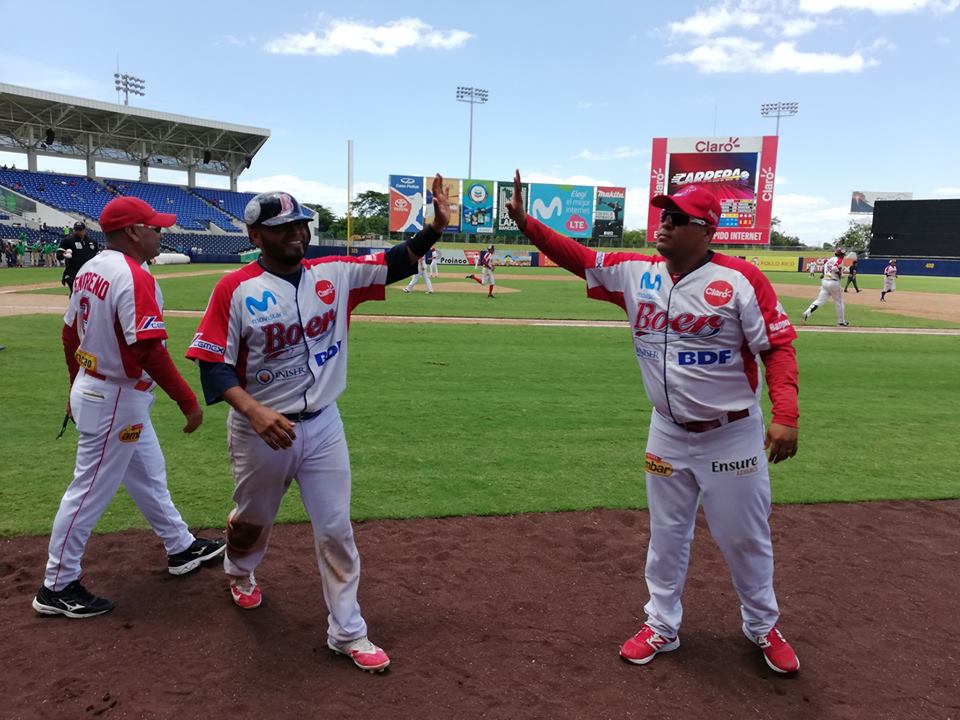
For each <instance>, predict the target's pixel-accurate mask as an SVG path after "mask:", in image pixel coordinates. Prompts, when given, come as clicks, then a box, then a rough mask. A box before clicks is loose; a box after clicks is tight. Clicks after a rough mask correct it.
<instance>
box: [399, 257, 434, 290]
mask: <svg viewBox="0 0 960 720" xmlns="http://www.w3.org/2000/svg"><path fill="white" fill-rule="evenodd" d="M420 278H423V281H424V282H425V283H426V284H427V295H432V294H433V283H432V282H430V274H429V273H428V272H427V261H426V260H425V259H424V258H420V259H418V260H417V272H416V273H415V274H414V276H413V277H412V278H410V282H408V283H407V286H406V287H405V288H404V289H403V291H404V292H405V293H408V292H410V291H411V290H413V286H414V285H416V284H417V281H418V280H419V279H420Z"/></svg>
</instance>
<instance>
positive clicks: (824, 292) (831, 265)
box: [801, 248, 850, 327]
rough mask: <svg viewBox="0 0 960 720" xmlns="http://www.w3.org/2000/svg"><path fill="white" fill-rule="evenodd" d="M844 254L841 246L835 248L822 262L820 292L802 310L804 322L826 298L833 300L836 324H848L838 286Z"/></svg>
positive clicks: (841, 293) (841, 292)
mask: <svg viewBox="0 0 960 720" xmlns="http://www.w3.org/2000/svg"><path fill="white" fill-rule="evenodd" d="M844 254H845V253H844V252H843V248H837V249H836V251H835V252H834V254H833V257H832V258H830V259H829V260H827V262H825V263H824V265H823V279H822V280H821V281H820V292H819V293H818V294H817V299H816V300H814V301H813V302H812V303H810V306H809V307H808V308H807V309H806V310H804V311H803V315H801V317H802V318H803V321H804V322H806V321H807V320H809V319H810V316H811V315H813V313H814V312H816V310H817V308H818V307H820V306H821V305H823V304H824V303H825V302H827V300H833V303H834V305H836V308H837V325H839V326H841V327H846V326H847V325H849V324H850V323H848V322H847V318H846V316H845V315H844V309H843V291H842V290H841V288H840V277H841V276H842V275H843V256H844Z"/></svg>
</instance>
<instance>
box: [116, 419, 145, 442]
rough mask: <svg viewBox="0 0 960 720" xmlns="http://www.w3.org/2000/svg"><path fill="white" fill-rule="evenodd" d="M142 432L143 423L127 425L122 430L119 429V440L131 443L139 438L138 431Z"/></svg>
mask: <svg viewBox="0 0 960 720" xmlns="http://www.w3.org/2000/svg"><path fill="white" fill-rule="evenodd" d="M142 432H143V423H137V424H136V425H127V426H126V427H125V428H124V429H123V430H121V431H120V435H118V437H119V438H120V442H123V443H131V442H136V441H137V440H139V439H140V433H142Z"/></svg>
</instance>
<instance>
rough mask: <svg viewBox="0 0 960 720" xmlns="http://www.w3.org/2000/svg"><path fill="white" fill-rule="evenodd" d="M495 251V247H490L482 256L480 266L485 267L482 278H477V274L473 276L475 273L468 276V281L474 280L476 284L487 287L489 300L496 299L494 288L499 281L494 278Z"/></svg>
mask: <svg viewBox="0 0 960 720" xmlns="http://www.w3.org/2000/svg"><path fill="white" fill-rule="evenodd" d="M494 249H495V248H494V247H493V245H491V246H490V247H488V248H487V250H486V252H484V253H483V254H482V255H481V256H480V265H481V266H482V267H483V275H482V277H477V276H476V275H475V274H473V273H471V274H469V275H467V279H468V280H473V281H474V282H475V283H479V284H480V285H486V286H487V297H488V298H492V297H496V295H494V294H493V286H494V285H496V284H497V281H496V279H495V278H494V276H493V251H494Z"/></svg>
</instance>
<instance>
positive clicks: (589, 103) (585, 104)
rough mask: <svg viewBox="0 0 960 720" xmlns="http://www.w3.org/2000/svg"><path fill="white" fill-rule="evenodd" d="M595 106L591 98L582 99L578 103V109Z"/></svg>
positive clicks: (587, 108)
mask: <svg viewBox="0 0 960 720" xmlns="http://www.w3.org/2000/svg"><path fill="white" fill-rule="evenodd" d="M592 107H593V102H592V101H590V100H581V101H579V102H578V103H577V110H589V109H590V108H592Z"/></svg>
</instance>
